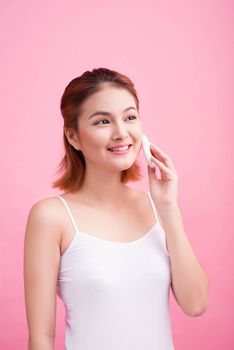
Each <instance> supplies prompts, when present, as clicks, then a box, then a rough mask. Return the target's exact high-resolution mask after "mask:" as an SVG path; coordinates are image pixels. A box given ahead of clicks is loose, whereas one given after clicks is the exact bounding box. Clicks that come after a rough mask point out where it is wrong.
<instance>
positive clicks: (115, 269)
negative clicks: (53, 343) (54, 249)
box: [57, 192, 174, 350]
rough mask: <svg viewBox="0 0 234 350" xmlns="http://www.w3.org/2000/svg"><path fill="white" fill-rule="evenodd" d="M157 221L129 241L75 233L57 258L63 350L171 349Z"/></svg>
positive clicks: (166, 260) (165, 264)
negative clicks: (62, 306)
mask: <svg viewBox="0 0 234 350" xmlns="http://www.w3.org/2000/svg"><path fill="white" fill-rule="evenodd" d="M147 193H148V196H149V200H150V203H151V205H152V209H153V212H154V216H155V219H156V222H155V224H154V225H153V227H152V228H151V229H150V230H149V231H148V232H147V233H146V234H145V235H144V236H142V237H141V238H139V239H136V240H134V241H130V242H114V241H110V240H105V239H100V238H97V237H95V236H92V235H90V234H87V233H85V232H82V231H80V230H79V229H78V227H77V224H76V221H75V220H74V217H73V215H72V212H71V210H70V208H69V206H68V204H67V202H66V200H65V199H64V198H63V197H62V196H58V198H60V199H61V201H62V202H63V203H64V205H65V207H66V209H67V212H68V215H69V217H70V219H71V221H72V224H73V226H74V230H75V235H74V238H73V240H72V242H71V243H70V245H69V247H68V248H67V250H66V251H65V252H64V254H63V255H62V256H61V259H60V268H59V275H58V284H57V294H58V296H59V297H60V298H61V300H62V301H63V303H64V306H65V312H66V320H65V322H66V329H65V348H66V350H174V345H173V339H172V332H171V320H170V314H169V291H170V284H171V270H170V257H169V253H168V251H167V248H166V238H165V232H164V230H163V228H162V226H161V225H160V222H159V221H158V218H157V214H156V210H155V206H154V202H153V200H152V197H151V195H150V192H147Z"/></svg>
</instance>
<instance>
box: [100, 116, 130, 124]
mask: <svg viewBox="0 0 234 350" xmlns="http://www.w3.org/2000/svg"><path fill="white" fill-rule="evenodd" d="M130 117H132V118H133V119H137V117H136V116H135V115H129V116H128V118H130ZM133 119H130V120H133ZM104 120H107V119H101V120H99V121H98V122H97V123H95V125H97V124H100V123H101V122H103V121H104ZM107 121H108V120H107ZM105 124H106V123H105Z"/></svg>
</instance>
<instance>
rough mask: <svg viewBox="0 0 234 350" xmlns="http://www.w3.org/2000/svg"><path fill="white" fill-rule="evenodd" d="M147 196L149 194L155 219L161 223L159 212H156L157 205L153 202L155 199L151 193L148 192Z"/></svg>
mask: <svg viewBox="0 0 234 350" xmlns="http://www.w3.org/2000/svg"><path fill="white" fill-rule="evenodd" d="M147 194H148V196H149V199H150V203H151V206H152V209H153V212H154V216H155V219H156V220H157V221H158V222H159V220H158V216H157V212H156V208H155V204H154V201H153V199H152V197H151V194H150V191H147Z"/></svg>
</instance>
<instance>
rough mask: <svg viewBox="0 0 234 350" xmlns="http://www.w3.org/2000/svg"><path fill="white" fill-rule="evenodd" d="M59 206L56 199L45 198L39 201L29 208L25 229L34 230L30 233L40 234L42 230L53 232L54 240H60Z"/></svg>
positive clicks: (58, 201)
mask: <svg viewBox="0 0 234 350" xmlns="http://www.w3.org/2000/svg"><path fill="white" fill-rule="evenodd" d="M61 210H62V208H61V204H60V200H59V199H58V198H56V197H46V198H42V199H39V200H38V201H37V202H35V203H34V204H33V205H32V207H31V208H30V211H29V214H28V219H27V227H29V226H30V227H31V228H34V230H30V231H34V232H36V231H38V230H36V228H38V229H40V231H41V232H42V231H43V230H44V229H45V230H46V231H47V232H49V231H50V232H54V236H56V237H54V238H56V239H58V240H60V235H61V232H60V231H61Z"/></svg>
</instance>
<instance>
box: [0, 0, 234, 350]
mask: <svg viewBox="0 0 234 350" xmlns="http://www.w3.org/2000/svg"><path fill="white" fill-rule="evenodd" d="M0 6H1V9H0V33H1V56H0V59H1V64H0V70H1V77H0V80H1V87H0V89H1V91H0V93H1V97H2V99H1V135H0V142H1V145H0V147H1V148H0V149H1V153H2V159H1V203H2V204H1V224H2V228H1V247H0V299H1V305H0V310H1V312H0V332H1V334H0V348H1V349H4V350H16V349H17V350H18V349H26V347H27V345H26V344H27V324H26V316H25V306H24V291H23V240H24V229H25V224H26V220H27V215H28V212H29V209H30V207H31V206H32V204H33V203H34V202H35V201H37V200H39V199H41V198H43V197H47V196H51V195H57V194H58V193H59V192H58V191H56V190H53V189H52V188H51V182H52V180H53V179H54V174H55V170H56V166H57V164H58V162H59V160H60V158H61V156H62V152H63V148H62V125H63V122H62V117H61V115H60V110H59V103H60V98H61V96H62V93H63V91H64V89H65V87H66V85H67V84H68V83H69V81H70V80H71V79H73V78H74V77H76V76H78V75H80V74H82V73H83V72H84V71H86V70H92V69H93V68H98V67H106V68H110V69H114V70H118V71H120V72H121V73H123V74H126V75H128V76H129V77H130V78H131V79H132V80H133V82H134V83H135V87H136V89H137V91H138V95H139V99H140V112H141V118H142V120H143V123H144V129H145V133H146V134H148V136H149V138H150V139H151V142H153V143H155V144H156V145H158V146H159V147H160V148H161V149H162V150H164V151H165V152H166V153H167V154H168V155H169V156H170V157H171V159H172V160H173V162H174V165H175V167H176V169H177V172H178V174H179V179H180V180H179V202H180V206H181V209H182V213H183V217H184V224H185V227H186V232H187V235H188V237H189V239H190V242H191V244H192V247H193V249H194V251H195V253H196V256H197V258H198V259H199V261H200V263H201V264H202V265H203V267H204V268H205V270H206V271H207V273H208V276H209V282H210V301H209V309H208V311H207V312H206V313H205V314H203V315H202V316H200V317H195V318H192V317H189V316H187V315H185V314H184V313H183V312H182V310H181V309H180V308H179V306H178V305H177V304H176V303H175V301H174V299H173V297H172V298H171V314H172V325H173V338H174V343H175V348H176V350H188V349H189V350H197V349H199V350H203V349H206V350H209V349H210V350H216V349H217V350H220V349H231V348H234V339H233V330H231V328H232V327H233V319H234V311H233V310H234V308H233V293H234V283H233V273H234V271H233V265H234V264H233V248H234V244H233V226H234V220H233V216H234V215H233V207H232V204H233V199H232V195H233V181H232V180H233V175H234V174H233V163H232V158H233V151H232V149H233V142H232V136H233V135H232V133H233V132H232V131H231V130H233V126H234V125H233V109H234V108H233V107H234V103H233V97H234V96H233V91H234V89H233V61H234V57H233V56H234V45H233V44H234V43H233V29H234V28H233V27H234V26H233V23H234V16H233V10H234V5H233V2H232V1H228V0H215V1H206V0H205V1H204V0H203V1H201V0H192V1H185V0H184V1H183V0H176V1H165V0H160V1H157V0H154V1H153V0H144V1H133V0H132V1H131V0H127V1H126V0H118V1H113V0H97V1H93V2H92V1H89V2H88V1H87V2H85V1H52V0H51V1H44V2H43V1H38V0H36V1H25V0H21V1H1V5H0ZM140 158H141V163H142V167H143V169H144V179H143V180H142V182H141V183H138V184H131V186H133V187H135V188H138V189H143V190H148V179H147V173H146V165H145V162H144V160H143V156H142V153H141V155H140ZM231 207H232V209H231ZM57 305H58V308H57V326H56V346H55V348H56V349H58V350H61V349H64V339H63V337H64V308H63V304H62V302H61V301H60V299H58V304H57ZM158 350H159V349H158Z"/></svg>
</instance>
